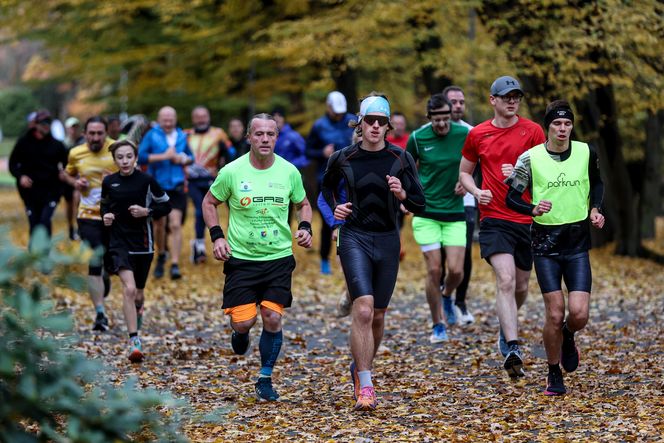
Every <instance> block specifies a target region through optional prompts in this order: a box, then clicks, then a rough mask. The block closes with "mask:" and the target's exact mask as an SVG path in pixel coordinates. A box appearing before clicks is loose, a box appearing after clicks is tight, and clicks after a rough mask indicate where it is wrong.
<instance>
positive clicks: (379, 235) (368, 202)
mask: <svg viewBox="0 0 664 443" xmlns="http://www.w3.org/2000/svg"><path fill="white" fill-rule="evenodd" d="M359 117H360V122H359V123H355V124H354V125H353V126H354V127H356V130H357V132H358V135H361V136H362V141H361V142H358V143H355V144H354V145H351V146H348V147H346V148H344V149H342V150H340V151H337V152H335V153H333V154H332V155H331V156H330V160H329V161H328V165H327V170H326V171H325V175H324V178H323V183H322V192H323V196H324V198H325V200H326V202H327V204H328V205H329V206H330V208H333V209H334V218H335V219H337V220H345V223H344V224H343V225H341V227H340V228H339V234H338V239H337V248H338V249H337V250H338V253H339V258H340V260H341V265H342V267H343V270H344V277H345V278H346V286H347V288H348V292H349V294H350V298H351V300H352V308H351V317H352V323H351V333H350V348H351V353H352V355H353V363H352V364H351V366H350V372H351V376H352V380H353V387H354V395H355V399H356V401H357V403H356V404H355V409H356V410H371V409H375V408H376V406H377V399H376V393H375V391H374V387H373V382H372V380H371V367H372V364H373V359H374V357H375V355H376V351H377V349H378V346H379V345H380V342H381V340H382V338H383V330H384V327H385V311H386V310H387V306H388V305H389V303H390V298H391V297H392V291H393V290H394V285H395V283H396V279H397V273H398V271H399V251H400V246H401V244H400V241H399V228H398V223H397V213H398V212H399V210H400V209H399V208H400V205H402V204H403V205H404V206H405V208H406V209H408V210H409V211H411V212H414V213H420V212H422V211H423V210H424V204H425V202H424V192H423V191H422V185H421V184H420V182H419V180H418V178H417V170H416V167H415V161H414V160H413V157H411V155H410V154H409V153H408V152H406V151H404V150H403V149H401V148H399V147H398V146H395V145H392V144H390V143H388V142H387V141H386V140H385V134H386V133H387V130H388V128H390V126H391V125H390V105H389V103H388V101H387V99H386V98H385V97H384V96H382V95H379V94H377V93H372V94H371V95H370V96H368V97H367V98H365V99H364V100H363V101H362V104H361V105H360V114H359ZM342 179H343V180H344V182H345V187H346V195H347V196H348V199H347V201H346V202H345V203H340V202H341V201H342V200H341V199H340V195H339V191H338V189H339V183H340V182H341V180H342Z"/></svg>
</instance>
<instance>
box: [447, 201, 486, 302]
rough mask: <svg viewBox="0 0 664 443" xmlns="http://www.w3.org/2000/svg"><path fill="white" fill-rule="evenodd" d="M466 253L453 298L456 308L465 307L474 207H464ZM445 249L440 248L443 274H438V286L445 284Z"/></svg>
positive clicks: (473, 229) (471, 262) (471, 249)
mask: <svg viewBox="0 0 664 443" xmlns="http://www.w3.org/2000/svg"><path fill="white" fill-rule="evenodd" d="M465 212H466V252H465V255H464V257H463V280H461V283H459V286H457V288H456V295H455V297H454V304H456V305H457V306H465V305H466V292H468V284H469V283H470V274H471V273H472V271H473V233H474V232H475V214H477V208H475V206H466V207H465ZM445 257H446V255H445V247H443V246H441V248H440V260H441V263H442V270H443V272H442V273H441V274H440V285H441V286H442V285H443V284H444V283H445Z"/></svg>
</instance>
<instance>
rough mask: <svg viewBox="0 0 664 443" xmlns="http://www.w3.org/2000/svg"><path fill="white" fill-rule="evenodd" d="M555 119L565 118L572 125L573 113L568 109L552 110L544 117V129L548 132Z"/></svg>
mask: <svg viewBox="0 0 664 443" xmlns="http://www.w3.org/2000/svg"><path fill="white" fill-rule="evenodd" d="M557 118H566V119H569V120H572V123H574V113H573V112H572V110H571V109H570V108H553V109H551V110H550V111H549V112H547V113H546V115H545V116H544V129H546V130H548V129H549V125H550V124H551V122H552V121H554V120H555V119H557Z"/></svg>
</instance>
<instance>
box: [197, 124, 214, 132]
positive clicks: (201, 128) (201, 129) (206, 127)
mask: <svg viewBox="0 0 664 443" xmlns="http://www.w3.org/2000/svg"><path fill="white" fill-rule="evenodd" d="M209 129H210V124H209V123H208V124H206V125H200V126H195V127H194V132H196V134H204V133H206V132H208V130H209Z"/></svg>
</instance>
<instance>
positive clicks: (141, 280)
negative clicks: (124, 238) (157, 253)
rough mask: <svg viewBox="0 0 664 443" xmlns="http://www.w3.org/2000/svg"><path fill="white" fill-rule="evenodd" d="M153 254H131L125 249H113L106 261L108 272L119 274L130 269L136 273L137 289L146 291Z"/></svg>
mask: <svg viewBox="0 0 664 443" xmlns="http://www.w3.org/2000/svg"><path fill="white" fill-rule="evenodd" d="M153 255H154V254H153V253H151V252H150V253H145V254H144V253H141V254H131V253H129V252H128V251H126V250H124V249H111V250H110V251H108V254H107V259H106V271H107V272H108V273H109V274H114V275H115V274H117V273H118V272H119V271H120V270H121V269H129V270H130V271H132V272H133V273H134V283H135V284H136V288H138V289H144V288H145V282H147V281H148V275H150V265H151V264H152V257H153Z"/></svg>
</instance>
